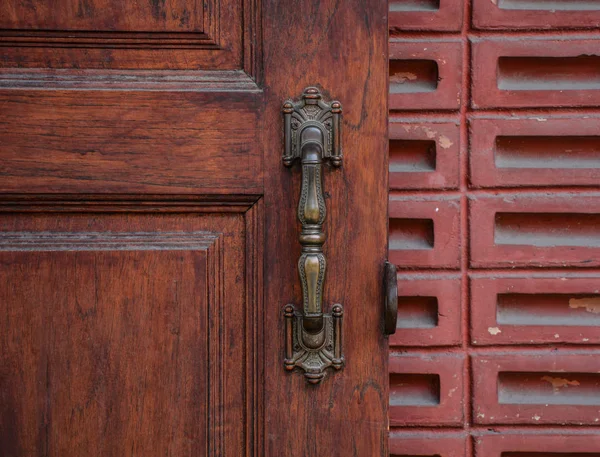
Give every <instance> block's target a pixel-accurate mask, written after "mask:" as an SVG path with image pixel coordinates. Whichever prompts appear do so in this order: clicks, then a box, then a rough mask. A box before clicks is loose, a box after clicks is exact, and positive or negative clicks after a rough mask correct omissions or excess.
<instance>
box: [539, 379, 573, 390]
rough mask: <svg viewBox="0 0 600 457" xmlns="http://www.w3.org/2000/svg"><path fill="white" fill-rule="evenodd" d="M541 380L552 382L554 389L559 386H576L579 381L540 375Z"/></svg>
mask: <svg viewBox="0 0 600 457" xmlns="http://www.w3.org/2000/svg"><path fill="white" fill-rule="evenodd" d="M542 381H546V382H549V383H550V384H552V387H553V388H554V390H558V389H560V388H561V387H568V386H578V385H579V381H577V380H573V381H570V380H568V379H566V378H554V377H552V376H542Z"/></svg>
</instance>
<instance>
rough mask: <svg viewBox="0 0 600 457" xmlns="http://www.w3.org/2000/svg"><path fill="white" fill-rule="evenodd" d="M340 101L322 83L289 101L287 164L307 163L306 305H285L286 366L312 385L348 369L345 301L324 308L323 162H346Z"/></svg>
mask: <svg viewBox="0 0 600 457" xmlns="http://www.w3.org/2000/svg"><path fill="white" fill-rule="evenodd" d="M341 114H342V105H341V104H340V102H337V101H332V102H330V103H327V102H325V101H323V97H322V95H321V92H320V91H319V89H317V88H316V87H308V88H306V89H305V90H304V92H303V93H302V97H301V100H300V101H299V102H297V103H295V102H293V101H290V100H288V101H287V102H285V103H284V104H283V115H284V125H285V150H284V152H283V163H284V165H285V166H287V167H290V166H292V164H293V162H294V161H295V160H296V159H299V160H300V163H301V165H302V187H301V191H300V202H299V204H298V220H299V221H300V223H301V224H302V232H301V233H300V237H299V241H300V245H301V246H302V254H301V255H300V259H299V260H298V271H299V274H300V282H301V285H302V296H303V303H302V310H300V311H299V310H296V308H295V307H294V305H291V304H290V305H286V306H285V308H284V316H285V329H286V344H285V361H284V363H285V368H286V369H287V370H289V371H292V370H294V368H300V369H301V370H303V371H304V376H305V377H306V379H307V380H308V382H310V383H311V384H318V383H319V382H321V380H322V379H323V378H324V377H325V370H326V369H327V368H328V367H333V368H335V369H337V370H339V369H340V368H342V366H343V364H344V357H343V355H342V316H343V309H342V305H340V304H335V305H333V307H332V310H331V311H332V312H331V314H325V313H324V312H323V285H324V282H325V267H326V261H325V255H324V254H323V244H324V243H325V233H323V223H324V222H325V216H326V208H325V199H324V198H323V181H322V176H321V173H322V171H323V170H322V166H323V162H324V161H327V160H329V161H330V162H331V164H332V165H333V166H335V167H339V166H340V165H341V164H342V150H341V144H340V122H341V119H340V118H341Z"/></svg>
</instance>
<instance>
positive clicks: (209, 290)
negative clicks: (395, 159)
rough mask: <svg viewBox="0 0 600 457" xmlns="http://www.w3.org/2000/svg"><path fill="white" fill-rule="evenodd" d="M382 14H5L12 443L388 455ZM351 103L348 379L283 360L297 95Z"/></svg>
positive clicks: (3, 441)
mask: <svg viewBox="0 0 600 457" xmlns="http://www.w3.org/2000/svg"><path fill="white" fill-rule="evenodd" d="M386 11H387V5H386V2H385V1H382V0H368V1H365V0H351V1H347V2H337V1H333V0H332V1H319V0H300V1H294V2H291V1H289V2H280V1H274V0H206V1H203V2H200V1H197V0H177V1H169V2H165V1H164V0H163V1H158V0H150V1H140V2H127V1H125V2H124V1H118V0H78V1H75V0H61V1H60V2H59V1H50V0H47V1H45V2H29V1H26V2H23V1H19V0H6V1H4V2H2V4H1V5H0V54H1V58H0V67H1V68H0V208H1V211H2V213H1V215H0V278H1V280H0V281H1V282H0V455H2V456H3V457H25V456H60V457H71V456H73V457H74V456H86V457H92V456H102V457H106V456H119V457H121V456H144V457H150V456H177V457H184V456H232V457H233V456H235V457H238V456H242V455H245V456H256V457H262V456H272V457H279V456H303V457H304V456H322V455H331V456H337V455H339V456H349V455H353V456H368V457H372V456H376V455H380V456H383V455H386V453H387V362H386V360H387V353H386V351H387V349H386V343H385V339H384V337H383V333H382V323H381V321H382V290H381V278H382V271H383V264H384V260H385V255H386V242H387V241H386V224H387V222H386V208H387V195H386V189H387V158H386V148H387V144H386V132H387V126H386V124H387V122H386V117H387V107H386V104H385V103H384V102H383V100H385V98H386V90H387V83H386V80H387V66H386V65H387V44H386V40H387V29H386ZM307 86H316V87H318V88H319V89H320V91H321V92H322V93H323V97H324V99H327V100H333V99H337V100H339V101H340V102H341V103H342V105H343V110H344V114H343V123H342V135H341V145H342V147H343V151H344V163H343V166H342V167H341V168H338V169H334V168H332V167H331V166H330V165H325V166H324V170H323V175H324V176H323V178H324V199H323V201H324V203H326V205H327V219H326V221H325V224H324V230H325V233H326V234H327V238H328V239H327V242H326V243H325V245H324V254H325V256H326V257H327V277H326V282H325V287H324V293H323V298H324V299H323V303H324V306H325V307H326V308H328V309H330V308H331V305H332V304H334V303H341V304H343V307H344V313H345V314H344V324H343V355H344V358H345V365H344V367H343V368H342V369H341V370H339V371H332V370H327V374H326V377H325V379H324V380H323V381H322V382H320V383H319V384H318V385H311V384H309V383H307V382H306V380H305V379H304V376H302V373H300V372H299V371H301V370H295V371H292V372H287V371H286V370H285V369H284V363H283V360H284V356H285V319H284V313H283V308H284V306H285V305H286V304H288V303H293V304H298V303H300V302H301V300H302V293H303V291H302V290H301V285H300V281H299V279H298V267H297V262H298V258H299V256H300V253H301V247H300V244H299V242H298V237H299V233H300V224H299V223H298V221H297V217H296V213H297V210H296V208H297V205H298V199H299V196H300V189H301V176H302V169H301V168H302V167H299V166H294V167H292V168H289V169H288V168H285V167H284V166H283V165H282V153H283V150H284V137H283V134H284V127H283V124H284V122H283V121H284V118H283V115H282V111H281V110H282V105H283V103H284V101H285V100H287V99H292V100H294V101H298V100H299V97H300V95H301V94H302V92H303V90H304V88H306V87H307Z"/></svg>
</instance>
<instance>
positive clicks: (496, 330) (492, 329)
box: [488, 327, 502, 335]
mask: <svg viewBox="0 0 600 457" xmlns="http://www.w3.org/2000/svg"><path fill="white" fill-rule="evenodd" d="M488 332H490V335H497V334H498V333H502V330H500V329H499V328H498V327H488Z"/></svg>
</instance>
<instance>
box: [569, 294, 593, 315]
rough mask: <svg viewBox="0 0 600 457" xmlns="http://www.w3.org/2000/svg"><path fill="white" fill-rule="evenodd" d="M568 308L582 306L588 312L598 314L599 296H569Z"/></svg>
mask: <svg viewBox="0 0 600 457" xmlns="http://www.w3.org/2000/svg"><path fill="white" fill-rule="evenodd" d="M569 308H573V309H577V308H584V309H585V310H586V311H587V312H588V313H594V314H600V297H584V298H571V299H570V300H569Z"/></svg>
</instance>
